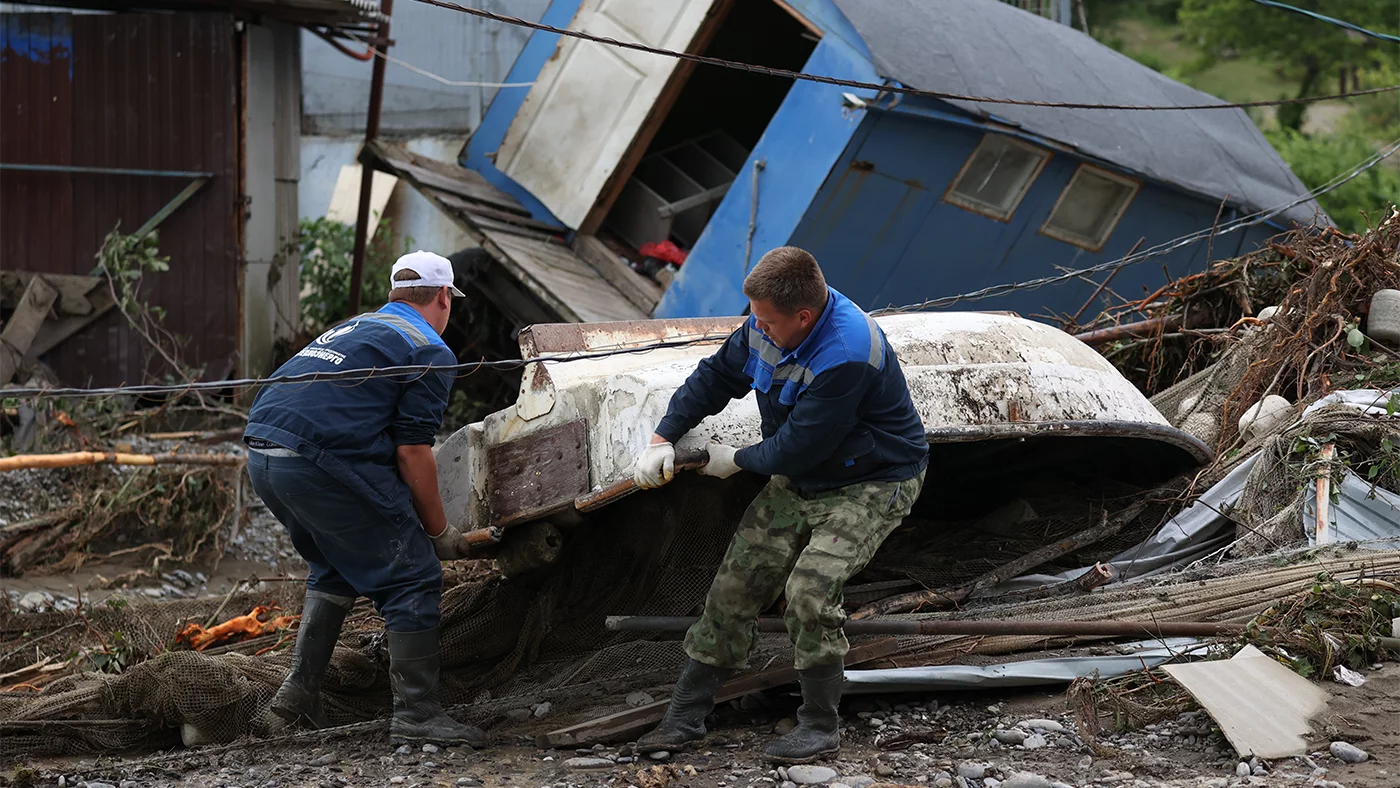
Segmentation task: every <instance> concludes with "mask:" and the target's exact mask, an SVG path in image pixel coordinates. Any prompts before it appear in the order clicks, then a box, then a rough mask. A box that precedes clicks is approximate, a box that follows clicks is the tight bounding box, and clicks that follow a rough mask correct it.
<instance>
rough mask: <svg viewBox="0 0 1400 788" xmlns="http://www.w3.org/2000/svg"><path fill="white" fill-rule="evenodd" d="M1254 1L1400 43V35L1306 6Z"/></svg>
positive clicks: (1268, 0) (1267, 0)
mask: <svg viewBox="0 0 1400 788" xmlns="http://www.w3.org/2000/svg"><path fill="white" fill-rule="evenodd" d="M1254 2H1256V3H1258V4H1259V5H1265V6H1268V7H1270V8H1280V9H1283V10H1284V11H1292V12H1293V13H1295V14H1302V15H1303V16H1306V17H1311V18H1312V19H1316V20H1317V21H1319V22H1326V23H1327V24H1329V25H1336V26H1337V27H1341V28H1345V29H1347V30H1351V31H1353V32H1356V33H1360V34H1362V35H1364V36H1370V37H1371V38H1378V39H1380V40H1381V41H1389V42H1391V43H1393V44H1400V36H1392V35H1390V34H1389V33H1377V32H1376V31H1374V30H1367V29H1366V28H1364V27H1361V26H1359V25H1354V24H1352V23H1351V22H1347V21H1345V20H1342V19H1337V18H1336V17H1331V16H1324V15H1322V14H1319V13H1317V12H1316V11H1309V10H1308V9H1306V8H1299V7H1297V6H1293V5H1288V4H1287V3H1280V2H1276V0H1254Z"/></svg>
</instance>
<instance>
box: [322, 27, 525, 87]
mask: <svg viewBox="0 0 1400 788" xmlns="http://www.w3.org/2000/svg"><path fill="white" fill-rule="evenodd" d="M344 33H345V35H347V36H349V37H350V38H352V39H354V40H355V41H358V42H359V43H361V44H364V45H365V46H367V47H369V52H370V53H371V55H378V56H379V57H382V58H384V61H385V62H386V63H393V64H394V65H396V66H398V67H399V68H402V69H406V70H408V71H412V72H413V73H415V74H417V75H419V76H420V77H427V78H428V79H431V80H433V81H434V82H438V83H440V84H443V85H446V86H447V87H450V88H528V87H530V86H531V85H533V84H535V83H533V82H474V81H470V80H468V81H465V82H464V81H460V80H455V79H448V78H447V77H444V76H442V75H440V74H434V73H433V72H431V71H429V70H427V69H426V68H419V67H418V66H415V65H413V64H412V63H408V62H405V61H403V60H399V59H398V58H396V57H394V56H393V55H391V54H389V53H388V52H385V51H384V50H383V49H380V48H379V47H374V46H370V43H369V42H368V41H366V40H364V39H363V38H360V37H359V36H357V35H355V34H354V33H351V32H350V31H348V30H346V31H344Z"/></svg>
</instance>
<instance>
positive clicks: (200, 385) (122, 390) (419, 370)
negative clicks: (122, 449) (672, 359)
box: [0, 334, 720, 399]
mask: <svg viewBox="0 0 1400 788" xmlns="http://www.w3.org/2000/svg"><path fill="white" fill-rule="evenodd" d="M719 338H720V337H717V336H716V335H714V334H694V335H691V336H690V338H688V339H675V340H667V341H665V342H655V343H652V344H649V345H641V346H633V347H617V348H612V349H608V350H599V351H595V352H592V353H574V354H571V355H566V356H565V355H560V356H542V357H539V358H528V359H526V358H508V359H502V360H499V361H468V362H465V363H462V364H405V365H402V366H396V367H364V368H359V369H342V370H336V371H334V372H304V373H301V374H297V375H272V376H269V377H266V378H238V379H235V380H203V381H193V382H190V383H166V384H151V385H142V386H105V387H94V388H79V387H67V388H37V387H35V388H6V389H0V397H4V398H6V399H9V398H14V399H34V398H39V397H47V398H53V397H83V398H85V397H113V396H121V395H131V396H158V395H163V394H187V393H194V392H212V391H228V390H232V389H245V388H252V387H253V386H269V385H290V384H294V383H298V384H302V383H351V384H354V385H359V384H361V383H364V382H365V381H366V380H370V379H373V378H413V379H416V378H420V377H422V376H424V375H427V374H429V373H432V372H451V373H453V375H454V377H463V376H464V375H465V374H471V373H473V372H478V371H480V370H483V369H520V368H521V367H524V366H525V365H527V364H538V363H544V364H566V363H569V362H574V361H590V360H596V359H601V358H610V357H612V356H625V355H633V354H638V353H650V352H652V351H656V350H666V349H669V348H682V347H690V346H691V345H697V344H701V343H705V342H713V341H715V340H716V339H719Z"/></svg>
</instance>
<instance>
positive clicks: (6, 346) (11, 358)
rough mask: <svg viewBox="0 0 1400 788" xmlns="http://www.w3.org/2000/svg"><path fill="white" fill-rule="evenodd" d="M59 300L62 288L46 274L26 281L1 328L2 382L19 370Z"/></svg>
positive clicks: (0, 382) (0, 378)
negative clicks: (54, 283) (15, 304)
mask: <svg viewBox="0 0 1400 788" xmlns="http://www.w3.org/2000/svg"><path fill="white" fill-rule="evenodd" d="M57 300H58V290H56V289H54V287H53V286H52V285H50V284H49V283H48V282H46V281H44V277H42V276H36V277H33V278H31V279H30V280H29V283H28V284H26V285H25V287H24V293H23V295H21V296H20V298H19V303H18V305H17V306H16V307H15V311H14V312H12V313H11V314H10V319H9V320H7V321H5V328H4V329H3V330H0V385H4V384H6V383H9V382H10V378H13V377H14V376H15V373H16V372H18V371H19V367H20V363H21V362H22V361H23V360H24V356H25V354H27V353H28V352H29V346H30V345H32V344H33V343H34V337H36V336H38V334H39V327H40V326H42V325H43V324H44V321H45V320H47V319H48V317H49V312H50V310H52V309H53V305H54V302H55V301H57Z"/></svg>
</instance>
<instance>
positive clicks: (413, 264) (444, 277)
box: [389, 249, 466, 298]
mask: <svg viewBox="0 0 1400 788" xmlns="http://www.w3.org/2000/svg"><path fill="white" fill-rule="evenodd" d="M404 269H408V270H410V271H412V272H414V273H415V274H418V278H417V279H395V278H394V277H395V276H396V275H398V273H399V272H400V271H402V270H404ZM455 281H456V277H454V276H453V274H452V261H451V260H448V259H447V258H446V257H443V256H442V255H440V254H433V253H432V252H425V251H423V250H422V249H419V250H418V251H416V252H409V253H408V254H406V255H404V256H403V257H400V258H399V259H398V260H395V261H394V270H392V271H390V272H389V288H390V289H393V288H395V287H446V288H447V289H449V290H451V291H452V295H454V296H456V297H458V298H462V297H464V296H466V293H463V292H462V291H461V290H458V289H457V285H456V284H454V282H455Z"/></svg>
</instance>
